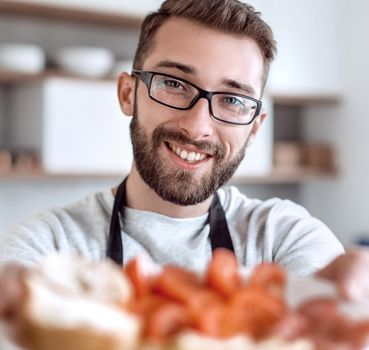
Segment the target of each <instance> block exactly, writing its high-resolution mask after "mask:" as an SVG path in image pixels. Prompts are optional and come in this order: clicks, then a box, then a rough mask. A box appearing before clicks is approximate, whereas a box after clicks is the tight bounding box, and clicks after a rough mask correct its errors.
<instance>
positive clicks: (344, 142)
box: [302, 0, 369, 244]
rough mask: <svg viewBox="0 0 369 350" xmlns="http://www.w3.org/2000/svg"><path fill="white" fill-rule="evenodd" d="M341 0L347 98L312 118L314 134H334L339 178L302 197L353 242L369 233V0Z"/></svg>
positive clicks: (306, 190) (308, 190)
mask: <svg viewBox="0 0 369 350" xmlns="http://www.w3.org/2000/svg"><path fill="white" fill-rule="evenodd" d="M341 2H342V4H343V7H342V12H341V19H340V24H339V25H338V28H337V30H338V33H339V37H340V55H341V57H343V59H344V61H343V65H342V70H343V72H344V76H345V79H344V84H343V97H344V99H343V103H342V105H341V106H340V107H338V108H336V109H335V110H334V111H329V113H324V111H315V112H313V113H312V112H311V113H310V116H309V117H311V118H308V119H306V120H307V122H308V123H307V126H308V128H307V133H308V134H309V135H308V136H309V137H311V136H314V137H316V138H320V139H328V140H330V141H332V143H333V144H334V145H335V148H336V151H337V163H338V165H339V177H338V179H337V180H336V181H329V182H328V181H327V182H324V183H320V184H311V185H305V186H304V187H303V189H302V196H303V199H304V203H305V204H306V205H307V206H308V207H309V208H310V209H311V211H313V212H315V213H319V215H320V217H321V218H322V219H323V220H325V221H326V222H327V223H328V225H329V226H330V227H331V228H333V230H334V232H335V233H336V234H337V235H338V236H339V237H340V238H341V240H342V241H343V242H345V243H346V244H349V243H351V242H352V241H354V240H355V238H357V237H359V236H361V235H362V234H366V237H367V238H368V237H369V215H368V199H369V182H368V179H369V152H368V149H369V139H368V131H369V105H368V101H369V98H368V81H369V66H368V62H369V41H368V40H367V33H368V32H369V22H368V13H369V2H368V1H366V0H356V1H354V2H352V1H349V0H342V1H341ZM320 112H322V113H320ZM325 112H327V111H325ZM319 115H321V116H322V117H320V116H319ZM314 119H315V120H314ZM316 121H318V123H316ZM319 121H320V122H319Z"/></svg>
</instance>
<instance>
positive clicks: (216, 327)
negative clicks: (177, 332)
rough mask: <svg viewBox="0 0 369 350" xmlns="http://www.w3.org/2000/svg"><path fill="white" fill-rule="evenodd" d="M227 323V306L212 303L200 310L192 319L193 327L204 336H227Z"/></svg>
mask: <svg viewBox="0 0 369 350" xmlns="http://www.w3.org/2000/svg"><path fill="white" fill-rule="evenodd" d="M225 321H226V306H225V305H224V304H222V303H212V304H207V305H206V306H205V307H204V308H202V309H201V310H198V312H197V313H196V315H195V316H194V317H193V319H192V322H193V323H192V326H193V328H195V329H196V330H198V331H199V332H201V333H202V334H204V335H208V336H211V337H223V336H225V335H226V334H225V333H226V331H225V329H224V326H225ZM227 335H228V334H227Z"/></svg>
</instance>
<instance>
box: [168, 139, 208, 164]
mask: <svg viewBox="0 0 369 350" xmlns="http://www.w3.org/2000/svg"><path fill="white" fill-rule="evenodd" d="M165 144H166V145H167V147H168V148H169V149H170V150H171V151H172V152H174V153H175V154H176V155H177V156H178V157H180V158H181V159H183V160H185V161H187V162H189V163H196V162H200V161H202V160H204V159H205V158H207V157H208V156H209V155H208V154H206V153H202V152H194V151H187V150H185V149H183V148H181V147H178V146H176V145H173V144H171V143H169V142H166V143H165Z"/></svg>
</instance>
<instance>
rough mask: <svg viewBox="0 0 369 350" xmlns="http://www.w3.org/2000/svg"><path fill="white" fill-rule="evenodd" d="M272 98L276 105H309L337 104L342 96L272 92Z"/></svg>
mask: <svg viewBox="0 0 369 350" xmlns="http://www.w3.org/2000/svg"><path fill="white" fill-rule="evenodd" d="M271 97H272V100H273V102H274V104H276V105H283V106H296V107H309V106H327V105H337V104H339V103H340V102H341V100H342V98H341V96H339V95H338V94H327V93H321V94H309V93H298V94H297V93H291V94H288V93H284V94H280V93H271Z"/></svg>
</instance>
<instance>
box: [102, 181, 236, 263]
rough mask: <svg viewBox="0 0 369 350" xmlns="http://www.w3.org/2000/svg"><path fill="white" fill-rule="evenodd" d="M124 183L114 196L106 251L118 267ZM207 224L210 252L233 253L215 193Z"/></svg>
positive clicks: (124, 195)
mask: <svg viewBox="0 0 369 350" xmlns="http://www.w3.org/2000/svg"><path fill="white" fill-rule="evenodd" d="M126 181H127V178H126V179H124V180H123V182H122V183H121V184H120V185H119V187H118V190H117V193H116V196H115V200H114V207H113V213H112V216H111V221H110V232H109V240H108V249H107V257H108V258H110V259H112V260H113V261H115V262H116V263H117V264H119V265H123V242H122V232H121V228H120V222H119V214H120V216H121V217H122V219H123V218H124V207H125V206H126ZM208 223H209V224H210V234H209V238H210V244H211V249H212V251H213V250H214V249H216V248H226V249H229V250H230V251H232V252H234V249H233V244H232V240H231V236H230V234H229V230H228V225H227V221H226V218H225V213H224V210H223V207H222V205H221V204H220V201H219V197H218V194H217V193H215V194H214V197H213V201H212V202H211V205H210V208H209V216H208Z"/></svg>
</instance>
